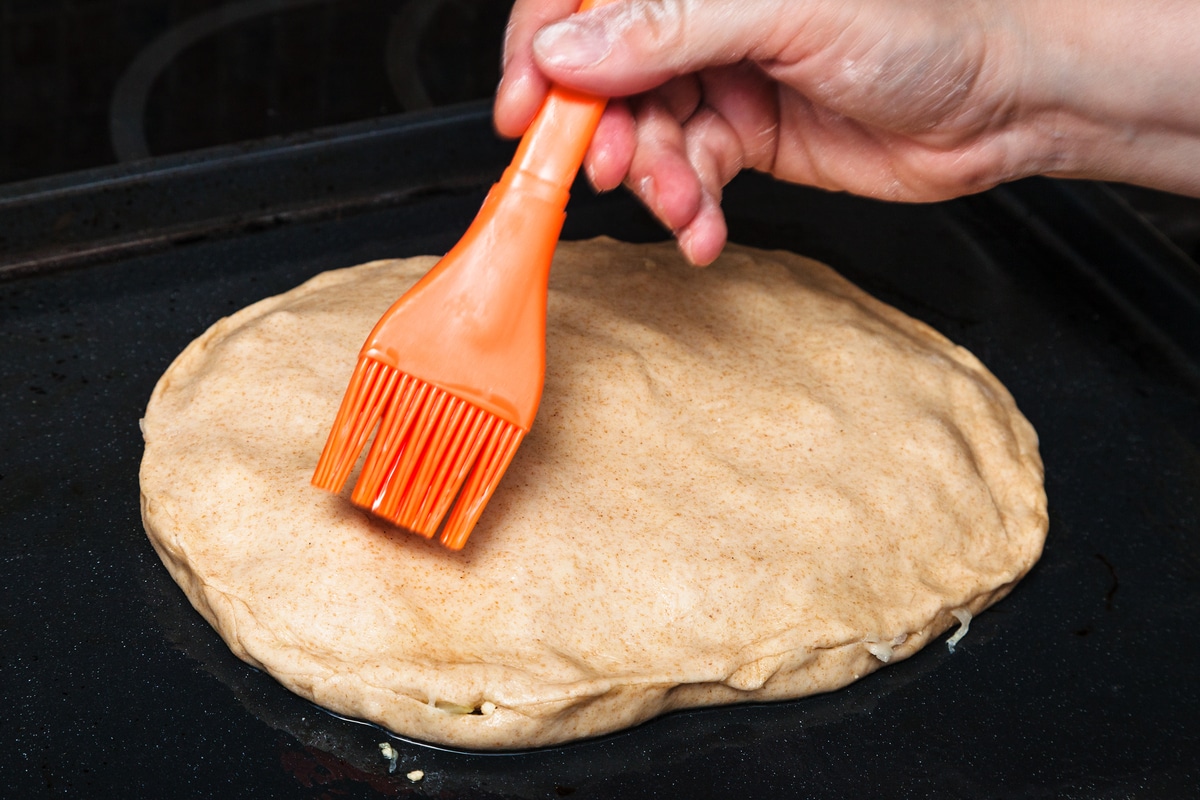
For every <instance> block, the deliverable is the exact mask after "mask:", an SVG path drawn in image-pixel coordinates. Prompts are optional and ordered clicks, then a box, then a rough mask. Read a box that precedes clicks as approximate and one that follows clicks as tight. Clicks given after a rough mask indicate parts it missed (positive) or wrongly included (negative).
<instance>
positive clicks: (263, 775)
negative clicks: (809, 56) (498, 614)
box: [0, 115, 1200, 798]
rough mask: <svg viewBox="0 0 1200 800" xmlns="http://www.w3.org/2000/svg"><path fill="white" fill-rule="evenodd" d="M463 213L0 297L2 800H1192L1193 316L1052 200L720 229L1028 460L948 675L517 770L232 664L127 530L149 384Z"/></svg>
mask: <svg viewBox="0 0 1200 800" xmlns="http://www.w3.org/2000/svg"><path fill="white" fill-rule="evenodd" d="M478 117H479V118H478V119H476V120H475V122H473V123H470V124H472V125H481V124H486V119H485V116H484V115H478ZM454 124H455V125H456V126H461V125H462V124H464V123H462V122H461V121H458V122H455V123H454ZM475 133H476V134H478V131H476V132H475ZM455 135H456V133H455V129H453V128H451V129H448V130H447V131H446V132H445V136H446V137H447V141H450V140H452V139H453V137H454V136H455ZM214 157H217V156H214ZM347 157H349V158H353V156H352V155H351V156H347ZM281 163H282V162H281ZM284 166H286V164H285V165H284ZM496 166H497V169H496V171H497V173H498V171H499V167H500V166H502V164H497V165H496ZM280 168H281V169H283V168H284V167H280ZM351 168H353V165H351V166H350V167H348V169H351ZM481 191H482V187H477V189H470V190H461V188H460V190H456V191H453V192H442V191H438V188H437V186H436V185H434V186H430V187H427V191H424V192H417V193H414V194H411V195H410V196H406V197H403V198H400V199H398V200H394V202H390V203H388V204H386V205H384V206H380V207H370V206H363V205H362V204H359V205H357V206H354V210H353V213H351V212H350V211H346V212H344V213H327V214H323V215H322V214H316V215H312V216H310V217H305V216H304V215H302V214H301V215H299V216H296V217H294V219H292V221H290V222H287V223H286V224H284V223H281V224H277V225H274V226H268V227H263V226H258V227H256V226H249V227H247V226H244V225H234V226H232V227H230V230H229V231H228V232H226V234H225V235H216V234H213V233H212V232H211V231H210V232H209V234H208V235H205V236H200V237H194V238H191V239H189V240H183V241H175V242H174V243H173V244H170V243H163V244H162V245H161V246H160V247H158V248H157V249H152V250H149V251H145V252H131V253H126V254H125V255H122V256H121V257H119V258H115V259H114V258H108V259H107V260H106V259H103V258H101V259H99V260H93V261H92V262H90V263H88V264H87V265H85V266H82V267H78V268H76V269H72V270H68V271H62V270H59V271H53V272H51V271H47V272H39V271H37V270H36V269H32V270H30V269H26V270H25V271H24V272H23V273H22V274H20V275H17V276H16V277H12V278H10V279H9V280H7V281H5V282H2V283H0V359H2V362H0V363H2V364H3V366H2V368H0V414H2V415H3V417H2V418H3V419H4V421H5V423H6V424H5V425H4V426H3V427H2V428H0V685H2V690H3V702H0V742H2V743H3V747H2V748H0V795H3V796H12V797H88V798H91V797H122V798H133V797H223V798H224V797H256V798H276V797H278V798H334V797H361V798H374V797H408V796H430V797H443V798H476V797H505V798H508V797H513V798H558V797H568V796H569V797H572V798H599V797H614V798H616V797H620V798H638V797H777V796H795V797H851V796H868V797H872V796H889V797H898V798H908V797H913V798H917V797H947V798H950V797H953V798H959V797H986V798H1001V797H1012V798H1030V797H1033V798H1036V797H1055V798H1097V797H1109V798H1129V797H1146V798H1170V797H1192V796H1196V792H1197V787H1198V786H1200V679H1198V678H1197V677H1196V676H1197V674H1198V668H1197V663H1198V657H1200V632H1198V631H1200V625H1198V624H1197V620H1198V619H1200V378H1198V375H1200V369H1198V367H1197V354H1196V352H1195V350H1193V349H1192V346H1191V344H1190V343H1189V342H1188V341H1187V340H1186V339H1187V337H1186V335H1183V334H1181V335H1179V336H1177V335H1175V334H1176V333H1178V332H1179V330H1180V328H1179V327H1178V325H1175V324H1174V323H1172V320H1173V319H1174V318H1175V317H1176V316H1180V315H1182V317H1183V318H1184V319H1186V312H1187V310H1188V309H1189V308H1192V307H1194V304H1195V303H1196V302H1197V298H1196V297H1188V296H1184V295H1183V294H1180V295H1179V296H1174V295H1171V294H1170V293H1169V292H1168V293H1167V294H1166V295H1163V296H1157V297H1152V298H1151V299H1152V300H1154V301H1155V303H1157V305H1156V304H1155V303H1151V304H1150V305H1146V304H1145V303H1144V302H1142V300H1137V301H1136V302H1130V300H1129V298H1128V297H1126V296H1125V293H1124V292H1122V291H1121V290H1120V288H1119V284H1120V281H1119V280H1118V281H1117V282H1116V283H1114V282H1113V280H1112V279H1111V276H1112V274H1113V272H1112V270H1113V269H1116V270H1117V273H1116V274H1118V277H1119V274H1120V272H1121V270H1122V269H1123V268H1124V262H1125V261H1128V262H1129V263H1128V269H1127V270H1126V272H1127V273H1128V272H1129V271H1132V270H1139V271H1141V272H1138V273H1136V274H1139V275H1141V274H1146V275H1147V276H1148V277H1147V278H1146V280H1144V281H1143V280H1141V279H1140V278H1139V281H1138V282H1139V285H1149V286H1151V287H1153V286H1154V285H1157V284H1156V283H1155V281H1158V282H1160V283H1162V282H1164V281H1165V283H1164V285H1167V284H1171V281H1170V280H1166V279H1164V278H1163V275H1164V274H1167V275H1168V277H1170V276H1171V275H1174V276H1175V277H1176V278H1178V277H1179V276H1180V275H1183V276H1184V277H1185V278H1187V280H1184V282H1183V289H1182V290H1181V289H1180V287H1179V285H1178V281H1176V290H1178V291H1183V290H1186V289H1187V288H1188V287H1189V286H1191V285H1192V284H1190V283H1188V280H1190V278H1189V277H1188V276H1189V275H1190V273H1189V272H1188V270H1190V269H1192V268H1194V265H1191V266H1189V265H1188V264H1186V263H1182V262H1180V263H1174V264H1166V262H1168V261H1170V259H1171V257H1172V256H1171V255H1170V253H1169V252H1167V251H1163V250H1159V249H1156V247H1157V246H1156V245H1155V243H1154V240H1153V238H1152V237H1151V238H1149V239H1147V238H1145V237H1141V235H1140V234H1139V233H1138V232H1137V230H1136V225H1135V226H1134V228H1132V229H1131V228H1129V225H1130V223H1129V221H1128V220H1125V219H1123V218H1122V217H1121V209H1120V207H1119V205H1117V204H1109V203H1108V202H1107V201H1104V198H1103V197H1099V196H1096V197H1093V196H1091V195H1089V194H1088V191H1084V190H1081V191H1080V192H1076V191H1074V190H1073V189H1071V188H1067V189H1064V188H1063V187H1061V186H1060V185H1058V184H1053V183H1046V182H1041V183H1039V182H1034V183H1031V184H1023V185H1020V186H1017V187H1013V188H1011V189H1006V190H1003V191H1000V192H994V193H992V194H989V195H985V196H982V197H977V198H972V199H968V200H963V201H957V202H953V203H947V204H941V205H931V206H889V205H885V204H881V203H874V202H869V201H864V200H856V199H852V198H847V197H842V196H832V195H827V194H823V193H819V192H813V191H808V190H802V189H797V188H795V187H783V186H779V185H774V184H770V183H769V182H767V181H765V180H763V179H761V178H755V177H750V178H747V179H745V180H740V181H739V183H738V184H737V185H736V186H735V187H733V188H732V189H731V190H730V192H729V196H728V198H727V207H728V209H729V212H730V216H731V226H732V230H733V236H734V238H735V239H736V240H738V241H742V242H745V243H747V244H755V245H760V246H767V247H788V248H789V249H793V250H796V251H798V252H801V253H805V254H809V255H812V256H815V257H817V258H820V259H822V260H825V261H827V262H828V263H830V264H832V265H833V266H835V267H837V268H838V269H840V270H842V271H843V272H844V273H845V274H847V275H848V276H849V277H851V278H852V279H854V280H855V281H857V282H859V283H860V284H861V285H863V286H864V287H865V288H867V289H868V290H870V291H872V292H873V293H875V294H877V295H878V296H880V297H881V298H882V299H884V300H887V301H888V302H891V303H893V304H895V305H897V306H899V307H901V308H902V309H904V310H906V311H908V312H909V313H912V314H914V315H915V316H917V317H919V318H921V319H924V320H925V321H927V322H929V323H931V324H932V325H934V326H935V327H937V328H938V329H940V330H942V331H943V332H945V333H946V334H947V335H949V336H950V337H951V338H953V339H954V340H956V341H958V342H959V343H962V344H964V345H965V346H967V347H968V348H970V349H971V350H972V351H974V352H975V353H976V354H977V355H978V356H980V358H981V359H982V360H983V361H984V362H985V363H987V364H988V365H989V367H990V368H991V369H992V370H993V371H994V372H995V373H996V374H997V375H998V376H999V377H1000V378H1001V379H1002V380H1003V381H1004V382H1005V383H1006V384H1007V385H1008V386H1009V387H1010V388H1011V390H1012V392H1013V394H1014V395H1015V397H1016V399H1017V401H1018V403H1019V405H1020V406H1021V408H1022V409H1023V410H1024V412H1025V413H1026V415H1027V416H1028V417H1029V418H1030V419H1031V420H1032V422H1033V423H1034V425H1035V426H1036V428H1037V430H1038V431H1039V433H1040V435H1041V440H1042V452H1043V456H1044V458H1045V461H1046V466H1047V490H1048V493H1049V497H1050V509H1051V524H1050V538H1049V540H1048V543H1047V546H1046V551H1045V555H1044V557H1043V559H1042V561H1041V562H1040V563H1039V564H1038V566H1037V567H1036V568H1035V569H1034V570H1033V572H1032V573H1031V574H1030V575H1029V577H1028V578H1027V579H1026V580H1025V581H1024V582H1023V583H1021V585H1020V586H1018V587H1017V589H1016V590H1015V591H1014V592H1013V593H1012V595H1011V596H1010V597H1009V598H1007V599H1006V600H1004V601H1003V602H1002V603H1001V604H999V605H998V606H997V607H995V608H994V609H993V610H991V611H989V612H987V613H986V614H984V615H982V616H981V617H979V618H977V619H976V620H975V621H974V622H973V623H972V626H971V633H970V635H969V636H968V637H967V638H966V639H965V640H964V641H963V642H962V643H961V645H960V647H959V648H958V650H957V652H956V653H954V654H953V655H952V654H950V653H948V652H947V650H946V647H945V645H944V644H943V643H942V642H941V641H939V642H937V643H935V644H933V645H931V646H930V647H929V648H927V649H926V650H925V651H923V652H921V653H919V654H917V655H916V656H915V657H913V658H912V659H910V660H908V661H905V662H902V663H898V664H894V665H891V666H889V667H887V668H886V669H884V670H883V671H881V672H879V673H877V674H876V675H873V676H871V677H869V678H867V679H865V680H863V681H861V682H859V683H858V684H855V685H853V686H851V687H849V688H847V689H845V690H843V691H840V692H836V693H833V694H829V695H825V696H819V697H813V698H808V699H804V700H800V701H794V702H787V703H779V704H772V705H766V706H753V707H736V708H722V709H710V710H702V711H694V712H685V713H678V714H674V715H671V716H668V717H665V718H663V719H659V720H656V721H653V722H650V723H648V724H645V725H643V726H641V727H639V728H636V729H634V730H631V731H627V732H624V733H621V734H618V735H614V736H610V737H606V738H604V739H601V740H597V741H590V742H582V743H578V744H574V745H570V746H567V747H560V748H554V749H550V750H545V751H540V752H534V753H525V754H508V755H471V754H462V753H452V752H445V751H439V750H436V749H432V748H429V747H425V746H422V745H418V744H412V743H406V742H403V741H399V740H397V739H394V738H391V737H388V736H387V735H386V734H385V733H383V732H382V731H380V730H378V729H376V728H372V727H369V726H366V725H362V724H360V723H356V722H352V721H346V720H341V719H337V718H335V717H332V716H330V715H328V714H326V713H325V712H323V711H321V710H320V709H317V708H315V707H313V706H311V705H310V704H308V703H306V702H305V701H303V700H300V699H299V698H297V697H295V696H293V695H291V694H289V693H288V692H286V691H285V690H283V689H282V688H280V687H279V686H278V685H277V684H275V683H274V681H272V680H271V679H270V678H269V677H267V676H265V675H263V674H262V673H259V672H257V671H255V670H253V669H251V668H250V667H248V666H246V665H244V664H242V663H241V662H239V661H238V660H237V659H235V658H234V657H233V656H232V655H231V654H230V653H229V652H228V650H227V649H226V648H225V646H224V644H223V643H222V642H221V641H220V639H219V638H218V637H217V636H216V635H215V633H213V632H212V631H211V630H210V629H209V628H208V626H207V625H206V624H205V623H204V622H203V620H202V619H201V618H200V617H199V615H197V614H196V613H195V612H194V611H193V610H192V609H191V607H190V606H189V605H188V603H187V601H186V599H185V598H184V596H183V594H182V593H181V592H180V591H179V589H178V588H177V587H176V586H175V585H174V584H173V583H172V582H171V580H170V578H169V577H168V576H167V574H166V571H165V570H164V569H163V568H162V566H161V565H160V564H159V563H158V560H157V558H156V556H155V554H154V552H153V551H152V549H151V548H150V545H149V543H148V542H147V540H146V538H145V535H144V533H143V531H142V526H141V521H140V518H139V514H138V483H137V471H138V462H139V459H140V456H141V441H140V435H139V432H138V417H139V416H140V415H141V412H142V410H143V408H144V406H145V403H146V400H147V398H148V396H149V394H150V391H151V388H152V387H153V385H154V382H155V381H156V380H157V378H158V376H159V375H160V374H161V373H162V371H163V370H164V369H165V368H166V366H167V365H168V363H169V362H170V361H171V359H172V358H174V356H175V355H176V354H177V353H178V352H179V351H180V350H181V349H182V348H183V347H184V346H185V345H186V344H187V343H188V342H189V341H190V340H191V339H192V338H194V337H195V336H197V335H198V334H200V333H201V332H202V331H203V330H204V329H205V328H206V327H207V326H208V325H209V324H211V323H212V322H214V321H215V320H216V319H217V318H218V317H220V316H222V315H225V314H228V313H230V312H232V311H234V310H236V309H238V308H240V307H242V306H244V305H246V304H248V303H251V302H254V301H255V300H258V299H260V298H262V297H265V296H267V295H271V294H274V293H277V292H280V291H284V290H286V289H288V288H290V287H292V286H294V285H295V284H297V283H299V282H301V281H303V280H304V279H306V278H308V277H310V276H312V275H314V274H316V273H318V272H320V271H323V270H326V269H330V268H335V267H342V266H348V265H351V264H355V263H359V262H362V261H365V260H368V259H372V258H379V257H387V256H406V255H413V254H417V253H425V252H438V251H441V250H444V249H445V248H446V247H447V246H448V245H449V244H450V243H452V242H453V241H454V239H455V238H456V236H457V235H458V233H460V232H461V231H462V230H463V228H464V227H465V224H466V222H467V221H468V220H469V219H470V217H471V215H472V213H473V211H474V209H475V207H476V206H477V204H478V202H479V200H480V198H481V196H482V195H481ZM19 200H20V198H17V199H16V200H13V199H12V198H10V199H9V201H10V202H19ZM289 200H290V201H291V202H292V204H293V207H295V206H296V205H297V204H299V205H300V206H303V204H304V202H305V198H304V197H299V198H297V197H291V198H289ZM1101 201H1103V202H1101ZM321 202H322V203H325V204H326V205H328V198H324V199H322V200H321ZM1097 202H1098V203H1100V214H1099V217H1098V218H1090V212H1089V211H1088V209H1091V210H1092V211H1095V209H1096V205H1095V203H1097ZM1075 205H1079V206H1080V208H1083V211H1079V209H1078V208H1075ZM1039 208H1041V209H1042V211H1039V210H1038V209H1039ZM1043 212H1044V213H1043ZM1097 219H1099V221H1097ZM1131 231H1132V232H1131ZM600 233H606V234H610V235H614V236H618V237H624V238H631V239H636V240H645V239H655V238H661V236H662V233H661V232H660V231H659V230H658V229H657V228H656V227H655V226H654V224H653V223H652V222H650V221H649V220H648V219H647V218H646V217H645V216H644V215H643V214H642V212H641V211H640V210H638V209H637V208H636V207H635V206H634V204H633V203H632V202H630V201H629V200H628V199H627V198H626V197H625V196H624V194H623V193H621V192H617V193H614V194H612V195H608V196H605V197H603V198H594V197H592V196H591V195H590V194H589V193H588V192H586V191H580V192H578V193H577V197H576V200H575V203H574V205H573V207H572V209H571V213H570V217H569V221H568V228H567V235H568V236H570V237H583V236H590V235H594V234H600ZM1113 260H1115V261H1116V262H1118V263H1115V264H1114V263H1108V264H1105V263H1101V262H1105V261H1113ZM1164 264H1165V267H1164ZM1158 267H1163V268H1164V269H1166V273H1163V272H1161V271H1155V270H1157V268H1158ZM1181 270H1182V272H1181ZM1172 271H1174V272H1172ZM1149 272H1154V275H1149ZM1114 287H1116V288H1114ZM1189 304H1192V305H1189ZM1173 315H1174V316H1173ZM1197 322H1198V323H1200V319H1198V320H1197ZM614 635H619V632H616V633H615V634H614ZM389 739H390V741H392V742H393V744H394V746H395V747H396V748H397V750H398V752H399V760H398V763H399V768H398V770H397V771H396V773H395V774H391V775H389V774H388V771H387V766H388V765H387V762H386V761H385V760H384V759H383V758H382V757H381V756H380V753H379V750H378V743H379V742H382V741H385V740H389ZM411 769H422V770H424V772H425V778H424V780H423V781H422V782H421V783H419V784H414V783H411V782H410V781H408V780H407V779H406V778H405V777H404V773H406V772H408V771H409V770H411Z"/></svg>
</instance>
